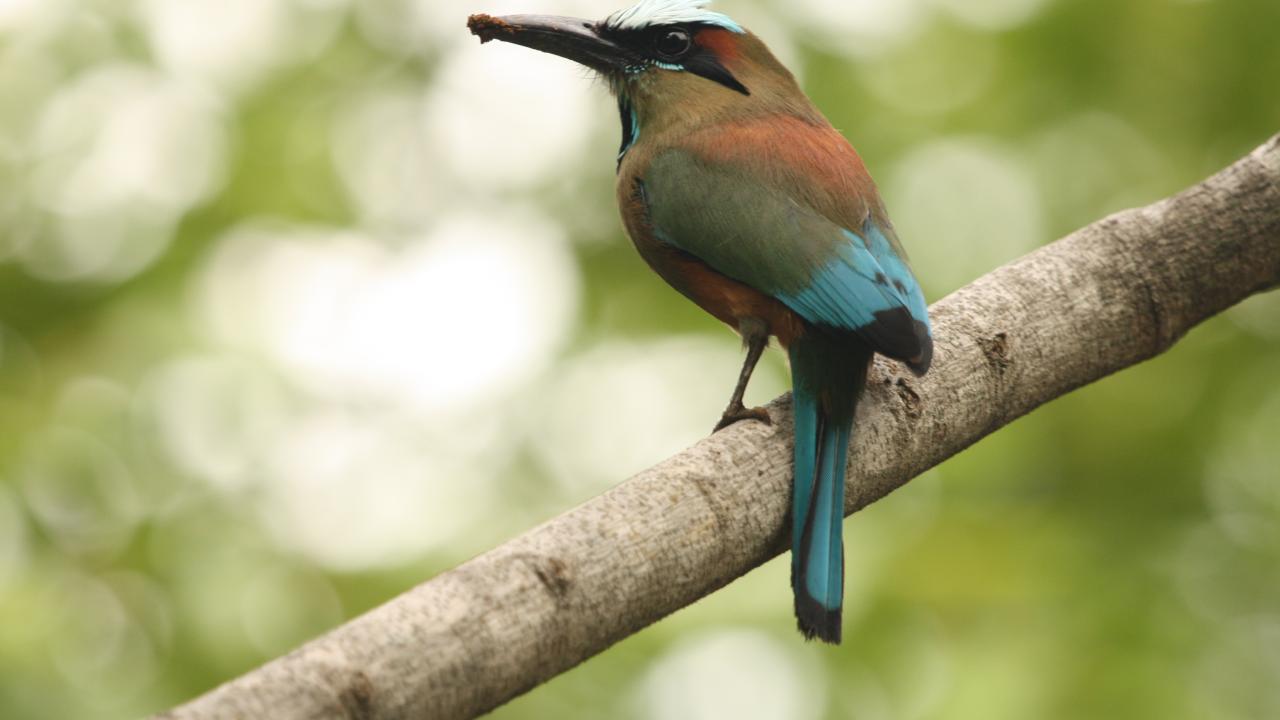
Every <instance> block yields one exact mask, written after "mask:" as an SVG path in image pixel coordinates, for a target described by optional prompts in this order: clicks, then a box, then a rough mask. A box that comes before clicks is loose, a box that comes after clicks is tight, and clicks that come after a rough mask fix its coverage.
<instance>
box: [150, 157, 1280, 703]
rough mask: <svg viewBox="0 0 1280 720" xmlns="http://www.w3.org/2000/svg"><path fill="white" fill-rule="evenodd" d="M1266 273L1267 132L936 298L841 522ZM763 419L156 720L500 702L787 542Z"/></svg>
mask: <svg viewBox="0 0 1280 720" xmlns="http://www.w3.org/2000/svg"><path fill="white" fill-rule="evenodd" d="M1278 283H1280V136H1277V138H1273V139H1272V140H1271V141H1270V142H1268V143H1267V144H1266V145H1264V146H1262V147H1260V148H1258V149H1257V150H1255V151H1254V152H1253V153H1252V154H1250V155H1249V156H1248V157H1245V158H1243V159H1242V160H1240V161H1238V162H1237V163H1235V164H1234V165H1232V166H1231V167H1229V168H1227V169H1226V170H1224V171H1222V172H1220V173H1218V174H1217V175H1215V176H1213V177H1211V178H1209V179H1208V180H1206V181H1204V182H1202V183H1200V184H1198V185H1196V186H1195V187H1193V188H1191V189H1189V190H1187V191H1185V192H1183V193H1181V194H1179V195H1177V196H1175V197H1173V198H1169V199H1167V200H1163V201H1160V202H1157V203H1155V204H1153V205H1150V206H1148V207H1145V208H1140V209H1135V210H1129V211H1125V212H1121V213H1118V214H1116V215H1113V216H1111V217H1108V218H1106V219H1104V220H1102V221H1100V222H1097V223H1095V224H1093V225H1090V226H1088V227H1086V228H1084V229H1082V230H1079V231H1077V232H1075V233H1073V234H1071V235H1070V236H1068V237H1066V238H1063V239H1061V240H1059V241H1057V242H1055V243H1053V244H1051V245H1048V246H1046V247H1043V248H1041V249H1040V250H1037V251H1036V252H1033V253H1031V254H1030V255H1027V256H1025V257H1023V258H1021V259H1019V260H1017V261H1015V262H1013V263H1010V264H1009V265H1006V266H1004V267H1002V268H1000V269H998V270H996V271H994V272H992V273H990V274H988V275H986V276H984V277H982V278H980V279H979V280H977V281H976V282H974V283H972V284H971V285H969V286H967V287H965V288H963V289H961V290H959V291H957V292H955V293H953V294H952V295H950V296H948V297H947V298H945V299H944V300H942V301H941V302H939V303H937V304H935V305H934V306H933V308H932V309H931V314H932V317H933V318H934V327H935V334H936V337H937V340H938V343H937V353H936V355H935V359H934V365H933V370H932V371H931V372H930V373H929V374H928V375H927V376H926V377H925V378H923V379H915V378H914V377H911V376H910V375H909V374H907V373H905V372H904V371H903V369H902V368H901V367H899V366H897V365H894V364H892V363H887V362H877V363H876V366H875V368H874V370H873V373H872V376H871V380H870V383H869V390H868V396H867V399H866V400H865V401H864V402H863V403H862V405H861V406H860V408H859V412H858V419H857V432H856V433H855V439H854V447H853V448H852V450H851V453H850V455H851V458H852V461H851V465H850V468H849V474H848V480H847V482H848V494H847V497H848V501H847V502H848V504H847V507H846V508H845V510H846V512H853V511H855V510H857V509H858V508H861V507H863V506H865V505H867V504H869V503H872V502H874V501H876V500H877V499H879V498H881V497H884V496H885V495H887V494H888V493H890V492H891V491H893V490H894V489H895V488H897V487H899V486H901V485H902V484H903V483H905V482H907V481H908V480H909V479H910V478H912V477H914V476H916V475H918V474H919V473H921V472H923V471H925V470H927V469H928V468H930V467H933V466H934V465H937V464H938V463H940V462H942V461H943V460H946V459H947V458H949V457H951V456H952V455H955V454H956V453H958V452H960V451H961V450H963V449H964V448H966V447H968V446H969V445H971V444H973V443H974V442H976V441H977V440H979V439H981V438H982V437H984V436H985V435H987V434H988V433H991V432H993V431H995V430H996V429H998V428H1000V427H1002V426H1003V425H1005V424H1006V423H1008V422H1010V421H1012V420H1014V419H1015V418H1017V417H1019V416H1021V415H1023V414H1025V413H1027V412H1029V411H1030V410H1032V409H1034V408H1036V407H1038V406H1039V405H1042V404H1044V403H1046V402H1048V401H1050V400H1052V399H1054V398H1056V397H1059V396H1061V395H1062V394H1064V393H1066V392H1069V391H1070V390H1072V389H1074V388H1077V387H1080V386H1081V385H1084V384H1086V383H1090V382H1093V381H1095V380H1097V379H1099V378H1102V377H1104V376H1106V375H1109V374H1111V373H1113V372H1115V371H1117V370H1120V369H1123V368H1125V367H1128V366H1130V365H1133V364H1135V363H1139V362H1141V361H1143V360H1146V359H1148V358H1150V357H1152V356H1154V355H1157V354H1159V353H1161V352H1163V351H1164V350H1166V349H1167V348H1169V347H1170V346H1171V345H1172V344H1173V343H1174V342H1175V341H1177V340H1178V339H1179V338H1181V337H1182V336H1183V335H1184V334H1185V333H1186V332H1187V331H1188V330H1190V329H1191V328H1192V327H1194V326H1195V325H1196V324H1198V323H1199V322H1201V321H1202V320H1204V319H1206V318H1208V317H1210V316H1212V315H1214V314H1216V313H1218V312H1221V311H1222V310H1224V309H1226V308H1228V307H1230V306H1232V305H1234V304H1235V303H1237V302H1239V301H1240V300H1243V299H1244V298H1246V297H1248V296H1250V295H1252V294H1254V293H1256V292H1259V291H1262V290H1265V289H1268V288H1272V287H1275V286H1276V285H1277V284H1278ZM770 412H771V414H772V415H773V417H774V418H775V420H776V422H775V424H774V425H773V426H772V427H766V426H764V425H762V424H759V423H739V424H737V425H735V426H733V427H731V428H729V429H728V430H726V431H724V432H721V433H717V434H715V435H714V436H712V437H709V438H707V439H705V440H703V441H701V442H699V443H698V444H696V445H694V446H693V447H692V448H690V449H688V450H686V451H685V452H682V453H680V454H679V455H677V456H676V457H673V458H671V459H669V460H667V461H666V462H663V463H661V464H659V465H657V466H655V467H653V468H651V469H649V470H647V471H645V472H642V473H640V474H639V475H637V476H635V477H633V478H631V479H630V480H628V481H626V482H624V483H622V484H621V485H619V486H618V487H616V488H614V489H613V490H611V491H609V492H607V493H605V494H604V495H601V496H600V497H597V498H595V499H593V500H590V501H589V502H586V503H584V504H583V505H581V506H579V507H577V508H575V509H573V510H570V511H569V512H566V513H565V514H563V515H561V516H559V517H557V518H555V519H553V520H551V521H549V522H547V523H545V524H544V525H542V526H540V527H538V528H535V529H533V530H531V531H529V532H527V533H525V534H524V535H522V536H520V537H518V538H516V539H514V540H511V541H510V542H507V543H506V544H504V545H502V546H501V547H498V548H496V549H494V550H492V551H490V552H488V553H486V554H484V555H481V556H480V557H477V558H475V559H474V560H471V561H470V562H467V563H465V564H463V565H462V566H460V567H457V568H455V569H453V570H450V571H448V572H446V573H444V574H442V575H440V576H438V577H436V578H433V579H431V580H429V581H427V582H425V583H423V584H422V585H419V586H418V587H416V588H414V589H412V590H410V591H409V592H407V593H405V594H404V595H401V596H400V597H398V598H396V599H394V600H392V601H390V602H388V603H387V604H385V605H383V606H382V607H379V608H377V609H375V610H372V611H371V612H369V613H367V614H365V615H363V616H361V617H359V618H356V619H355V620H352V621H351V622H349V623H347V624H346V625H343V626H342V627H339V628H337V629H336V630H333V631H332V632H330V633H328V634H326V635H324V636H323V637H320V638H319V639H317V640H314V641H312V642H310V643H308V644H307V645H305V646H303V647H301V648H299V649H298V650H296V651H294V652H292V653H290V654H289V655H286V656H284V657H282V658H279V659H277V660H274V661H272V662H270V663H268V664H266V665H265V666H263V667H261V668H259V669H257V670H255V671H253V672H250V673H249V674H247V675H245V676H243V677H241V678H239V679H236V680H233V681H231V682H228V683H227V684H225V685H223V686H221V687H219V688H217V689H215V690H213V691H211V692H210V693H208V694H206V695H204V696H202V697H200V698H197V699H196V700H194V701H192V702H191V703H189V704H187V705H184V706H181V707H179V708H177V709H174V710H172V711H170V712H169V713H166V714H164V715H162V717H169V718H251V717H252V718H257V717H263V718H266V717H270V718H322V717H325V718H327V717H333V718H341V717H349V718H462V717H470V716H473V715H476V714H479V713H483V712H485V711H487V710H490V709H492V708H494V707H496V706H497V705H499V704H501V703H503V702H505V701H507V700H509V699H510V698H512V697H515V696H516V695H519V694H520V693H523V692H525V691H527V690H529V689H530V688H533V687H535V686H536V685H538V684H539V683H541V682H543V681H545V680H547V679H548V678H551V677H552V676H554V675H556V674H557V673H560V672H563V671H565V670H567V669H568V668H571V667H573V666H574V665H577V664H578V663H580V662H582V661H583V660H584V659H586V658H588V657H591V656H592V655H593V654H595V653H598V652H600V651H601V650H604V649H605V648H607V647H609V646H610V645H611V644H613V643H615V642H617V641H618V640H620V639H622V638H624V637H626V636H627V635H629V634H631V633H633V632H636V631H637V630H639V629H641V628H643V627H645V626H646V625H648V624H650V623H652V622H654V621H656V620H658V619H659V618H662V617H663V616H665V615H667V614H669V613H671V612H674V611H675V610H678V609H680V608H681V607H684V606H685V605H688V604H690V603H692V602H694V601H695V600H697V599H698V598H701V597H702V596H704V595H707V594H708V593H711V592H713V591H715V590H716V589H718V588H720V587H722V586H724V585H725V584H727V583H729V582H730V581H732V580H733V579H734V578H737V577H738V576H740V575H742V574H743V573H745V572H747V571H749V570H751V569H752V568H754V567H756V566H758V565H760V564H761V563H763V562H765V561H766V560H768V559H769V558H771V557H773V556H774V555H776V554H778V553H779V552H782V551H783V550H785V549H786V545H787V542H786V537H787V536H786V533H785V530H786V527H785V522H786V518H787V515H788V503H789V497H788V495H789V492H790V483H791V477H790V475H791V419H790V401H789V398H788V397H785V396H784V397H782V398H779V399H777V400H775V401H774V402H773V404H772V405H771V407H770ZM785 591H786V590H785V588H782V589H779V592H785Z"/></svg>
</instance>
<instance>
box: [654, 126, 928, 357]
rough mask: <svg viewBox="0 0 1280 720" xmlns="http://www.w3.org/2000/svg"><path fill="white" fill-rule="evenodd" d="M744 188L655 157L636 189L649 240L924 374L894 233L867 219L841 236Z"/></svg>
mask: <svg viewBox="0 0 1280 720" xmlns="http://www.w3.org/2000/svg"><path fill="white" fill-rule="evenodd" d="M745 180H746V179H745V178H744V177H742V176H741V175H740V174H734V173H731V172H729V171H727V170H725V169H723V168H717V167H713V166H709V165H707V164H704V163H702V162H700V161H697V160H694V159H692V158H691V157H690V156H688V155H686V154H685V153H682V152H678V151H669V152H667V153H663V154H662V155H659V156H658V157H656V158H655V159H654V160H653V163H652V164H651V165H650V168H649V172H647V173H646V176H645V179H644V183H643V190H644V193H643V195H644V199H645V202H646V205H647V209H648V211H649V212H648V217H649V220H650V222H651V223H652V225H653V228H654V233H655V235H656V236H657V237H658V238H659V239H660V240H662V241H663V242H665V243H668V244H670V245H673V246H675V247H677V248H679V249H681V250H683V251H685V252H687V253H690V254H691V255H693V256H695V257H697V258H699V259H700V260H702V261H703V262H705V263H707V264H708V265H710V266H711V267H712V268H713V269H715V270H716V271H717V272H719V273H721V274H723V275H725V276H727V277H730V278H733V279H734V280H737V281H739V282H742V283H745V284H747V285H750V286H751V287H753V288H755V289H757V290H759V291H761V292H764V293H767V294H769V295H772V296H773V297H775V298H777V299H778V300H780V301H781V302H782V303H784V304H785V305H787V307H789V308H791V309H792V310H793V311H795V312H796V313H797V314H799V315H800V316H801V317H803V318H804V319H805V320H806V321H808V322H810V323H812V324H814V325H819V326H827V327H830V328H834V329H836V330H844V331H851V332H854V333H856V334H857V335H858V336H860V337H861V338H862V339H863V340H864V341H866V342H867V344H868V345H870V346H871V348H872V349H873V350H875V351H877V352H880V353H882V354H884V355H887V356H889V357H892V358H895V359H898V360H903V361H905V362H906V363H907V364H908V365H909V366H910V367H911V368H912V369H913V370H915V371H916V372H917V373H923V372H924V371H925V370H926V369H927V368H928V366H929V361H930V359H931V355H932V347H933V342H932V339H931V335H930V328H929V316H928V311H927V309H926V306H925V302H924V295H923V293H921V291H920V286H919V284H918V283H917V282H916V279H915V277H914V276H913V275H912V274H911V270H910V269H909V268H908V267H907V264H906V262H905V261H904V260H903V258H902V255H901V253H900V252H899V250H898V248H897V243H896V242H895V240H894V238H893V231H892V229H885V228H882V227H880V226H878V225H877V224H876V223H875V221H874V220H873V219H872V218H871V217H870V216H868V217H867V219H866V220H865V221H864V223H863V225H862V227H860V228H856V229H850V228H842V227H840V226H839V225H837V224H836V223H834V222H832V221H831V220H829V219H828V218H826V217H824V216H823V215H821V214H819V213H818V212H816V211H815V210H813V209H812V208H809V207H807V206H806V205H804V204H802V203H800V202H797V201H796V200H795V199H794V198H791V197H789V196H788V195H786V194H782V193H779V192H777V191H776V190H771V189H769V188H766V187H764V186H762V185H758V184H754V183H751V182H749V181H745Z"/></svg>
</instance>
